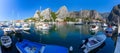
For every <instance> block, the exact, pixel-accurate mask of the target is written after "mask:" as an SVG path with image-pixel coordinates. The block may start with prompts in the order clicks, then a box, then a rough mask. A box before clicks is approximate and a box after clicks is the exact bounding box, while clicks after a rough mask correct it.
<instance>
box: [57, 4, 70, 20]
mask: <svg viewBox="0 0 120 53" xmlns="http://www.w3.org/2000/svg"><path fill="white" fill-rule="evenodd" d="M56 14H57V18H66V17H67V16H68V14H69V13H68V9H67V7H66V6H62V7H61V8H60V9H59V10H58V11H57V12H56Z"/></svg>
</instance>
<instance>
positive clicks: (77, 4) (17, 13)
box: [0, 0, 120, 21]
mask: <svg viewBox="0 0 120 53" xmlns="http://www.w3.org/2000/svg"><path fill="white" fill-rule="evenodd" d="M118 4H120V0H0V21H5V20H19V19H26V18H30V17H33V16H34V13H35V12H36V10H40V7H41V10H44V9H46V8H50V9H51V10H52V11H53V12H56V11H57V10H58V9H59V8H60V7H61V6H64V5H65V6H66V7H67V8H68V10H69V11H70V12H71V11H80V10H96V11H98V12H110V11H111V10H112V8H113V6H115V5H118Z"/></svg>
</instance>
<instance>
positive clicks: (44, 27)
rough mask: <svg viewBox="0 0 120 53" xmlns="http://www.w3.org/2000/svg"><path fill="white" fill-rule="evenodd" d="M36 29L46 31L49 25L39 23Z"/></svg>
mask: <svg viewBox="0 0 120 53" xmlns="http://www.w3.org/2000/svg"><path fill="white" fill-rule="evenodd" d="M36 28H37V29H42V30H47V29H49V24H47V23H39V24H36Z"/></svg>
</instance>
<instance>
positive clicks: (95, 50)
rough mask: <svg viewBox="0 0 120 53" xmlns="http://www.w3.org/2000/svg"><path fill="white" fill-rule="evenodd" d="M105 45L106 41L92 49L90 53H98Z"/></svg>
mask: <svg viewBox="0 0 120 53" xmlns="http://www.w3.org/2000/svg"><path fill="white" fill-rule="evenodd" d="M104 46H105V42H103V44H102V45H100V46H99V47H97V48H95V49H94V50H92V51H90V52H89V53H97V52H98V51H99V50H101V49H102V48H103V47H104Z"/></svg>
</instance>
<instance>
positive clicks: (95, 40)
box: [81, 34, 106, 53]
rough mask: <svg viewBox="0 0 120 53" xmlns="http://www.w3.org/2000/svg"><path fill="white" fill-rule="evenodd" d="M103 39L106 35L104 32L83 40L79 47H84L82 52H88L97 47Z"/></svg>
mask: <svg viewBox="0 0 120 53" xmlns="http://www.w3.org/2000/svg"><path fill="white" fill-rule="evenodd" d="M105 39H106V36H105V35H104V34H98V35H96V36H93V37H90V38H88V39H87V40H86V41H84V42H83V45H82V47H81V48H84V49H83V51H84V53H89V52H90V51H92V50H94V49H96V48H97V47H99V46H100V45H101V44H102V43H103V42H104V41H105Z"/></svg>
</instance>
